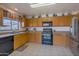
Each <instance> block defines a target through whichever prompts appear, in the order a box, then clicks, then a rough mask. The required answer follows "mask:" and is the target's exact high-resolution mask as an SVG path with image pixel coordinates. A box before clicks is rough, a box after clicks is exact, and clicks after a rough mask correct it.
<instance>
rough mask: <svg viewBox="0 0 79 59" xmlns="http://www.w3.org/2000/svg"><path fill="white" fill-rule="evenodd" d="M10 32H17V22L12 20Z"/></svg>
mask: <svg viewBox="0 0 79 59" xmlns="http://www.w3.org/2000/svg"><path fill="white" fill-rule="evenodd" d="M11 22H12V30H17V29H19V21H16V20H12V21H11Z"/></svg>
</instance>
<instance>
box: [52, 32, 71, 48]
mask: <svg viewBox="0 0 79 59" xmlns="http://www.w3.org/2000/svg"><path fill="white" fill-rule="evenodd" d="M69 43H70V39H69V37H68V33H62V32H59V33H58V32H56V33H54V35H53V44H54V45H58V46H64V47H69Z"/></svg>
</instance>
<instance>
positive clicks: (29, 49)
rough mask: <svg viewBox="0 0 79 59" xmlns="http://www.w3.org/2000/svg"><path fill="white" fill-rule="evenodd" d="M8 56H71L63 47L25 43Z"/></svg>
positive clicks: (67, 49)
mask: <svg viewBox="0 0 79 59" xmlns="http://www.w3.org/2000/svg"><path fill="white" fill-rule="evenodd" d="M10 56H73V54H72V53H71V51H70V50H69V48H65V47H60V46H52V45H42V44H36V43H27V44H25V45H24V46H22V47H20V48H19V49H16V50H15V51H14V52H13V53H12V54H10Z"/></svg>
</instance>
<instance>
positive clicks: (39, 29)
mask: <svg viewBox="0 0 79 59" xmlns="http://www.w3.org/2000/svg"><path fill="white" fill-rule="evenodd" d="M26 28H27V29H28V30H29V31H34V30H35V31H43V28H52V30H53V31H71V28H70V27H26Z"/></svg>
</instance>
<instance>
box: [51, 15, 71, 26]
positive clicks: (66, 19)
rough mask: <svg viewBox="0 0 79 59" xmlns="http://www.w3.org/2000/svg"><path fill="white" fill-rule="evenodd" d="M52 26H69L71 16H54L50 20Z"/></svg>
mask: <svg viewBox="0 0 79 59" xmlns="http://www.w3.org/2000/svg"><path fill="white" fill-rule="evenodd" d="M52 21H53V26H70V25H71V21H72V16H56V17H53V18H52Z"/></svg>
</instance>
